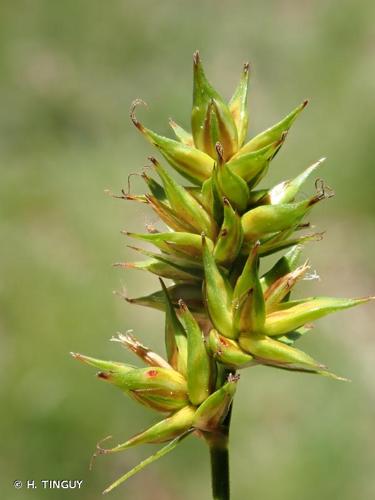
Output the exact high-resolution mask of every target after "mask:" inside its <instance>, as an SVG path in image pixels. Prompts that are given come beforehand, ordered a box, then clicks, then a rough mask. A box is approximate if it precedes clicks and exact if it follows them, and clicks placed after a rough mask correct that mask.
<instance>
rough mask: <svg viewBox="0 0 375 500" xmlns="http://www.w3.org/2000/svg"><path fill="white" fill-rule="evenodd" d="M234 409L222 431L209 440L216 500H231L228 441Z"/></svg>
mask: <svg viewBox="0 0 375 500" xmlns="http://www.w3.org/2000/svg"><path fill="white" fill-rule="evenodd" d="M231 413H232V407H231V408H230V410H229V412H228V415H227V416H226V418H225V420H224V422H223V424H222V426H221V427H220V431H219V432H217V433H212V434H211V435H210V437H209V438H208V439H207V441H208V445H209V447H210V457H211V484H212V496H213V499H214V500H229V499H230V491H229V490H230V488H229V452H228V439H229V427H230V418H231Z"/></svg>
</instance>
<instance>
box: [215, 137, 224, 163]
mask: <svg viewBox="0 0 375 500" xmlns="http://www.w3.org/2000/svg"><path fill="white" fill-rule="evenodd" d="M215 149H216V153H217V156H218V157H219V160H220V161H224V148H223V145H222V144H221V143H220V142H217V143H216V144H215Z"/></svg>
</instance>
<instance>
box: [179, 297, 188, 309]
mask: <svg viewBox="0 0 375 500" xmlns="http://www.w3.org/2000/svg"><path fill="white" fill-rule="evenodd" d="M178 305H179V307H180V309H181V310H182V311H187V310H188V307H187V305H186V304H185V302H184V301H183V299H178Z"/></svg>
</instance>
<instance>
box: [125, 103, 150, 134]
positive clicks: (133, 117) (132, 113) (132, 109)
mask: <svg viewBox="0 0 375 500" xmlns="http://www.w3.org/2000/svg"><path fill="white" fill-rule="evenodd" d="M140 104H142V106H145V107H146V108H148V105H147V103H146V102H145V101H143V100H142V99H135V100H134V101H133V102H132V103H131V106H130V111H129V114H130V119H131V121H132V122H133V123H134V125H135V126H136V127H137V128H138V129H139V130H140V131H143V130H144V127H143V125H142V124H141V123H140V122H139V121H138V119H137V117H136V115H135V110H136V108H137V106H139V105H140Z"/></svg>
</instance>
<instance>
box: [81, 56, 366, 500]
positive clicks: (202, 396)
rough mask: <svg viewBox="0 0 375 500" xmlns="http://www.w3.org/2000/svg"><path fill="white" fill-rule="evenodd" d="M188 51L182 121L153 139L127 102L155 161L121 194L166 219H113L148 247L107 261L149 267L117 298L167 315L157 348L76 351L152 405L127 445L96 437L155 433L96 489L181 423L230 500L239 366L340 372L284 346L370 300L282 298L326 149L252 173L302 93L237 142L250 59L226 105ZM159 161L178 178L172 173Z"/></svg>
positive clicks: (173, 441) (220, 495)
mask: <svg viewBox="0 0 375 500" xmlns="http://www.w3.org/2000/svg"><path fill="white" fill-rule="evenodd" d="M193 63H194V64H193V68H194V85H193V106H192V115H191V133H189V132H187V131H186V130H184V129H183V128H182V127H180V126H179V125H177V124H176V123H175V122H174V121H173V120H170V126H171V128H172V130H173V132H174V134H175V139H171V138H167V137H163V136H161V135H159V134H157V133H155V132H153V131H152V130H150V129H149V128H147V127H146V126H145V125H144V124H143V123H142V122H141V121H139V119H138V117H137V115H136V108H137V106H138V105H140V104H144V103H143V101H140V100H136V101H135V102H134V103H133V104H132V107H131V112H130V117H131V120H132V122H133V123H134V125H135V126H136V128H137V129H138V130H139V131H140V132H141V134H142V135H143V136H144V137H145V138H146V139H147V140H148V141H149V142H150V143H151V144H152V145H153V146H155V148H156V150H157V152H158V153H159V156H161V157H163V162H160V161H159V160H158V159H156V158H155V157H150V158H149V160H150V165H151V167H152V173H151V174H150V171H149V170H148V169H147V170H145V171H144V172H143V173H142V178H143V180H144V182H145V187H146V188H147V193H146V194H140V195H134V194H130V193H127V192H125V191H123V192H122V195H121V196H120V197H121V198H124V199H127V200H133V201H135V202H139V203H144V204H146V205H148V206H149V207H150V209H151V210H153V211H154V212H155V213H156V214H157V216H158V217H159V219H160V220H161V222H162V224H163V227H164V229H160V230H158V229H156V228H155V227H153V226H152V227H151V226H148V228H147V229H148V230H147V232H146V233H134V232H127V231H124V233H125V235H126V236H127V237H129V238H131V239H132V240H137V241H138V242H143V243H147V244H151V245H152V246H153V247H155V251H150V250H148V249H147V250H146V249H142V248H137V247H136V250H137V251H138V252H139V253H140V254H141V255H143V256H145V257H146V259H145V260H141V261H137V262H131V263H129V262H125V263H120V264H118V265H119V266H120V267H122V268H128V269H129V268H130V269H139V270H143V271H147V272H150V273H153V274H155V275H156V276H158V277H159V281H160V288H159V290H158V291H156V292H154V293H152V294H150V295H147V296H142V297H138V298H127V300H128V302H130V303H131V304H137V305H141V306H147V307H151V308H155V309H158V310H160V311H162V312H163V313H164V315H165V332H164V336H165V347H166V357H165V358H164V357H162V356H160V355H159V354H156V353H154V352H152V351H151V350H150V349H148V348H147V347H145V346H144V345H143V344H142V343H140V342H139V341H138V340H137V339H136V338H135V337H133V336H132V335H131V334H130V333H126V334H119V335H118V336H117V337H116V338H114V339H113V340H115V341H116V342H118V343H120V344H122V345H123V346H125V347H126V348H127V349H129V350H130V351H132V352H133V353H134V354H135V355H136V356H137V357H138V358H139V359H140V360H141V361H142V362H143V364H144V365H145V366H144V367H135V366H132V365H129V364H125V363H123V362H118V361H116V362H115V361H103V360H100V359H96V358H92V357H88V356H85V355H82V354H77V353H73V356H74V358H76V359H77V360H79V361H82V362H84V363H86V364H88V365H91V366H93V367H95V368H97V369H99V370H100V371H99V373H98V374H97V376H98V377H99V378H100V379H102V380H105V381H106V382H109V383H110V384H113V385H115V386H117V387H118V388H119V389H120V390H121V391H122V392H124V393H125V394H127V395H128V396H130V397H131V398H133V399H134V400H136V401H137V402H138V403H140V404H141V405H144V406H147V407H148V408H151V409H152V410H154V411H155V412H158V413H159V414H161V417H160V419H159V421H157V422H156V423H155V424H154V425H152V426H151V427H149V428H148V429H145V430H143V431H142V432H140V433H139V434H137V435H135V436H133V437H131V438H130V439H128V440H127V441H125V442H124V443H121V444H118V445H117V446H114V447H112V448H109V447H103V444H102V443H101V444H99V445H97V450H96V452H95V455H108V454H112V453H118V452H122V451H125V450H127V449H128V448H131V447H132V446H136V445H138V444H144V443H161V444H162V446H161V447H160V449H159V450H158V451H157V452H156V453H155V454H153V455H151V456H150V457H149V458H147V459H146V460H144V461H143V462H141V463H140V464H138V465H137V466H135V467H134V468H133V469H132V470H130V471H129V472H126V474H124V475H123V476H122V477H120V478H119V479H117V480H116V481H115V482H114V483H113V484H111V485H110V486H109V487H108V488H106V490H105V493H108V492H109V491H111V490H113V489H114V488H115V487H117V486H119V485H120V484H121V483H123V482H124V481H126V480H127V479H129V478H130V477H131V476H133V475H134V474H136V473H137V472H139V471H140V470H142V469H143V468H144V467H145V466H146V465H148V464H150V463H152V462H154V461H156V460H157V459H159V458H160V457H162V456H163V455H165V454H167V453H169V452H171V451H172V450H173V449H174V448H175V447H176V446H177V445H179V444H180V443H181V442H182V441H183V440H184V439H186V438H187V437H188V436H191V435H192V436H197V437H199V438H201V439H203V440H205V442H206V443H207V445H208V447H209V450H210V457H211V470H212V492H213V498H214V499H218V500H228V499H229V495H230V492H229V459H228V436H229V427H230V420H231V409H232V404H233V399H234V396H235V392H236V387H237V384H238V380H239V375H238V372H239V371H240V370H242V369H246V368H249V367H255V366H258V365H266V366H269V367H272V368H278V369H282V370H290V371H295V372H306V373H310V374H317V375H322V376H325V377H331V378H335V379H338V380H340V379H341V377H338V376H336V375H334V374H333V373H331V372H330V371H328V370H327V368H326V367H325V366H324V365H322V364H321V363H320V362H318V361H317V360H315V359H314V358H313V357H312V356H311V355H309V354H307V353H306V352H304V351H302V350H300V349H298V348H297V347H296V346H295V344H296V342H297V341H298V340H299V339H300V338H301V337H302V336H303V335H304V334H305V333H306V332H308V331H309V330H310V329H311V327H312V322H313V321H315V320H317V319H319V318H322V317H323V316H326V315H327V314H330V313H333V312H336V311H340V310H343V309H348V308H350V307H354V306H357V305H359V304H364V303H365V302H368V301H369V300H370V299H371V298H373V297H366V298H356V299H346V298H333V297H322V296H316V297H307V298H303V299H298V300H292V299H291V292H292V290H293V288H294V287H295V286H296V284H297V283H298V282H299V281H300V280H301V279H303V278H304V276H306V273H308V271H309V264H308V261H305V262H304V263H302V264H301V263H300V262H299V260H300V257H301V253H302V251H303V247H304V244H305V243H306V242H309V241H313V240H319V239H321V234H320V233H308V234H305V233H304V231H303V230H304V229H305V228H308V227H309V224H308V223H307V222H306V216H307V215H308V214H309V213H310V211H311V209H312V208H313V207H314V206H315V205H316V204H317V203H321V202H323V201H324V200H326V199H327V198H329V197H330V196H332V194H333V193H332V191H331V190H330V189H329V188H328V187H327V186H325V184H324V183H323V181H321V180H319V179H318V180H316V182H315V193H314V194H312V195H311V196H307V197H305V196H303V195H302V194H301V188H302V186H303V185H304V183H306V181H308V180H309V179H311V177H312V176H313V175H315V173H316V171H317V169H318V168H319V166H320V165H321V163H322V161H323V160H319V161H317V162H316V163H314V164H313V165H311V166H309V167H308V168H306V169H305V170H304V171H303V172H302V173H300V174H299V175H298V176H297V177H295V178H293V179H288V180H286V181H283V182H280V183H279V184H277V185H276V186H273V187H270V188H261V189H260V188H259V187H258V185H259V183H260V181H261V180H263V178H264V177H265V176H266V174H267V171H268V169H269V167H270V165H271V162H272V160H273V159H274V157H275V156H276V154H277V153H278V152H279V150H280V149H281V147H282V146H283V144H284V143H285V141H286V139H287V135H288V133H289V130H290V128H291V126H292V124H293V123H294V121H295V120H296V119H297V118H298V117H299V115H300V114H301V113H302V111H303V110H304V109H305V107H306V105H307V101H304V102H303V103H301V104H300V105H299V106H297V107H296V108H295V109H293V110H292V111H291V112H290V113H289V114H288V115H286V116H285V117H284V118H283V119H282V120H281V121H279V122H278V123H276V125H273V126H272V127H270V128H268V129H267V130H265V131H264V132H261V133H259V134H258V135H256V136H255V137H252V138H251V139H250V140H248V139H247V131H248V121H249V118H248V109H247V94H248V82H249V65H248V64H245V65H244V67H243V72H242V75H241V78H240V81H239V83H238V86H237V88H236V90H235V92H234V94H233V97H232V98H231V99H230V101H229V102H228V103H227V102H225V101H224V99H223V98H222V96H221V95H220V94H219V93H218V92H217V90H215V89H214V88H213V87H212V85H211V84H210V83H209V81H208V80H207V78H206V75H205V72H204V70H203V67H202V62H201V58H200V55H199V53H198V52H196V53H195V54H194V57H193ZM166 164H168V165H169V167H172V168H173V169H174V170H175V171H177V172H178V174H180V176H182V177H183V178H185V179H186V181H187V182H183V183H179V182H177V181H176V180H175V177H173V176H171V174H170V171H169V170H168V169H167V168H166ZM280 251H285V253H284V254H283V255H282V256H281V257H280V258H279V259H278V260H277V261H276V263H275V264H274V265H273V267H272V268H271V269H269V270H268V271H267V272H265V273H263V274H262V273H261V272H260V267H259V262H260V260H261V259H262V257H264V256H268V255H271V254H275V253H277V252H280ZM165 280H170V281H168V282H166V281H165ZM280 373H281V372H280ZM275 376H276V373H275Z"/></svg>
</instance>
